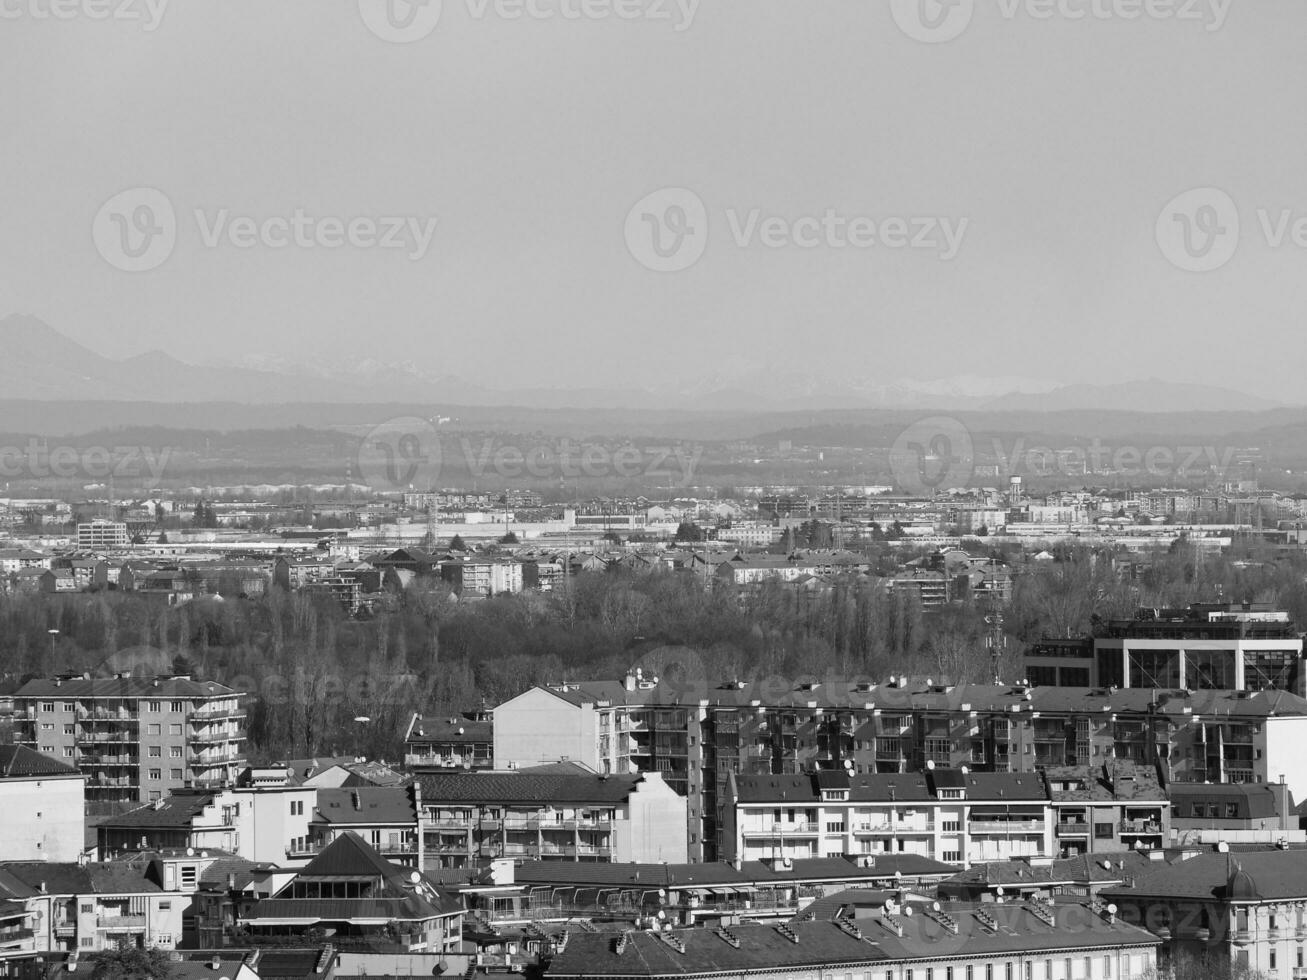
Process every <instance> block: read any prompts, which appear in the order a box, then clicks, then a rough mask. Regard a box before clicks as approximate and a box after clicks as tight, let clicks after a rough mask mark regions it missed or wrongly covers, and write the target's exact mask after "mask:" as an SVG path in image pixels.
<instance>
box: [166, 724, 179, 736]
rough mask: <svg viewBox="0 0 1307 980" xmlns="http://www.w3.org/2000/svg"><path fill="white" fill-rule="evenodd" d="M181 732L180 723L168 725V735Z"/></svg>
mask: <svg viewBox="0 0 1307 980" xmlns="http://www.w3.org/2000/svg"><path fill="white" fill-rule="evenodd" d="M181 733H182V726H181V725H169V726H168V734H169V735H180V734H181Z"/></svg>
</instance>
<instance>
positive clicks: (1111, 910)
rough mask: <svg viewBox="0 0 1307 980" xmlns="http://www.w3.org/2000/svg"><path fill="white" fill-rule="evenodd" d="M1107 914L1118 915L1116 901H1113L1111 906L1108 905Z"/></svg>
mask: <svg viewBox="0 0 1307 980" xmlns="http://www.w3.org/2000/svg"><path fill="white" fill-rule="evenodd" d="M1107 914H1108V915H1116V903H1115V902H1113V903H1112V904H1111V905H1109V906H1108V907H1107Z"/></svg>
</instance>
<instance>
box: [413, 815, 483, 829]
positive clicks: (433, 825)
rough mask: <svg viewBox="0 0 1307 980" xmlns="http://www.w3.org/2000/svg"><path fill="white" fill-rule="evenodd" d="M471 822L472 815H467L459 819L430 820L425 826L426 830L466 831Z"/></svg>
mask: <svg viewBox="0 0 1307 980" xmlns="http://www.w3.org/2000/svg"><path fill="white" fill-rule="evenodd" d="M472 823H474V821H473V819H472V817H470V816H468V817H463V818H462V819H459V820H451V819H442V820H431V821H428V822H427V823H426V825H425V826H426V827H427V829H428V830H458V831H462V832H464V833H466V832H467V830H468V829H469V827H470V826H471V825H472Z"/></svg>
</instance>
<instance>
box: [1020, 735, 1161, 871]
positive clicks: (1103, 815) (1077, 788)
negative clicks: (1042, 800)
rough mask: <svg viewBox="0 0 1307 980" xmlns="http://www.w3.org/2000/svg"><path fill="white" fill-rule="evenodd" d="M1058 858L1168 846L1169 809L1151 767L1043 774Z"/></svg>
mask: <svg viewBox="0 0 1307 980" xmlns="http://www.w3.org/2000/svg"><path fill="white" fill-rule="evenodd" d="M1044 779H1045V781H1046V782H1047V783H1048V795H1049V801H1050V804H1051V807H1052V810H1053V834H1054V837H1055V838H1056V841H1057V854H1058V856H1059V857H1062V858H1074V857H1079V856H1081V855H1084V854H1105V853H1112V852H1121V851H1130V850H1151V849H1155V848H1158V847H1163V846H1165V845H1166V844H1167V843H1168V836H1169V833H1170V827H1171V806H1170V802H1169V800H1168V799H1167V792H1166V790H1165V789H1163V788H1162V786H1161V784H1160V783H1159V782H1158V779H1157V774H1156V772H1155V771H1154V769H1153V768H1152V767H1151V766H1136V765H1135V764H1134V763H1132V762H1129V761H1128V760H1124V759H1121V760H1113V761H1111V762H1108V763H1104V764H1103V765H1102V766H1053V767H1050V768H1048V769H1045V770H1044Z"/></svg>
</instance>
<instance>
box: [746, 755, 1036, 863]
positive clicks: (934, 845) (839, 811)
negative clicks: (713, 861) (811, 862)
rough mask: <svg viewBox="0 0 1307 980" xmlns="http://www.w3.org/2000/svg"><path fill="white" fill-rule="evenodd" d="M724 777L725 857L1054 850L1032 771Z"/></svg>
mask: <svg viewBox="0 0 1307 980" xmlns="http://www.w3.org/2000/svg"><path fill="white" fill-rule="evenodd" d="M730 784H731V787H732V793H731V799H730V801H729V802H728V804H727V808H726V810H725V815H724V830H725V833H724V835H723V836H724V838H725V840H726V842H727V845H726V853H725V855H724V856H725V858H726V859H727V860H735V859H736V858H740V859H743V860H750V861H756V860H763V859H771V860H782V861H786V860H789V861H793V860H795V859H797V858H813V857H839V856H841V855H845V854H853V855H867V856H869V857H874V856H876V855H879V854H903V853H906V854H916V855H919V856H921V857H926V858H931V859H933V860H937V861H942V862H944V863H945V864H954V865H960V866H962V867H969V866H970V865H971V864H972V863H974V862H977V861H1005V860H1009V859H1011V858H1018V857H1031V856H1043V855H1049V854H1052V853H1053V840H1054V836H1053V831H1054V828H1055V826H1056V824H1055V818H1054V813H1053V808H1052V806H1051V805H1050V801H1049V797H1048V792H1047V791H1046V789H1045V786H1044V780H1043V779H1042V778H1041V777H1040V776H1039V775H1038V774H1037V773H973V772H969V771H968V770H967V769H965V768H963V769H933V770H928V771H926V772H920V773H899V774H895V775H882V774H866V773H853V774H850V773H849V772H847V771H844V770H826V771H822V772H817V773H811V774H805V775H797V776H732V777H731V781H730Z"/></svg>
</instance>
